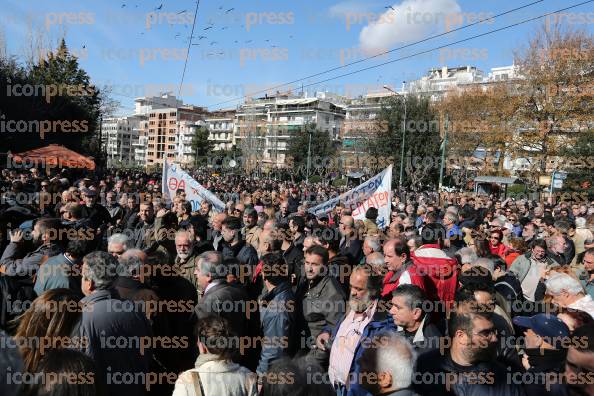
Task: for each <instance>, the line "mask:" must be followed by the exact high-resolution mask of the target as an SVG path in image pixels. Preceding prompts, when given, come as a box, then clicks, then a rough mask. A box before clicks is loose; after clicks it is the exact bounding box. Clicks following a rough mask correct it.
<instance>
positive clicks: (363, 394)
mask: <svg viewBox="0 0 594 396" xmlns="http://www.w3.org/2000/svg"><path fill="white" fill-rule="evenodd" d="M347 315H348V311H347V313H346V314H345V315H343V317H342V318H340V320H339V321H338V323H337V324H336V327H335V328H334V330H332V336H331V337H330V342H333V341H334V339H335V338H336V334H337V333H338V329H339V328H340V325H341V324H342V322H343V321H344V319H345V318H346V316H347ZM397 331H398V328H397V327H396V325H395V324H394V320H393V319H392V317H391V316H390V315H388V314H387V313H386V311H385V310H383V309H381V307H380V306H379V305H378V307H377V308H376V310H375V313H374V314H373V318H372V319H371V321H370V322H369V323H368V324H367V326H365V329H363V334H362V335H361V339H360V340H359V344H358V345H357V348H356V349H355V355H354V356H353V362H352V363H351V369H350V371H349V380H350V381H351V383H350V386H349V389H348V391H347V392H346V395H347V396H371V393H369V392H367V390H365V389H364V388H363V387H362V386H361V381H358V379H359V377H360V370H361V367H360V365H359V359H360V358H361V355H363V352H364V351H365V345H372V344H371V339H373V337H375V336H377V335H380V334H382V333H386V332H394V333H395V332H397ZM362 344H364V345H362Z"/></svg>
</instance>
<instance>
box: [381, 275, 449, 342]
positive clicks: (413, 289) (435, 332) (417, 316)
mask: <svg viewBox="0 0 594 396" xmlns="http://www.w3.org/2000/svg"><path fill="white" fill-rule="evenodd" d="M425 301H428V300H427V296H426V295H425V292H424V291H423V289H421V288H420V287H419V286H417V285H400V286H398V287H397V288H396V289H395V290H394V291H393V292H392V308H390V313H391V314H392V319H394V324H395V325H396V326H398V334H399V335H401V336H403V337H404V338H406V339H407V340H408V342H410V343H411V344H412V346H413V348H414V349H415V350H416V351H417V352H418V353H423V352H427V351H430V350H432V349H437V348H439V342H440V337H441V332H440V331H439V329H438V328H437V326H435V325H434V324H433V323H431V318H430V315H428V313H426V312H424V310H423V303H424V302H425Z"/></svg>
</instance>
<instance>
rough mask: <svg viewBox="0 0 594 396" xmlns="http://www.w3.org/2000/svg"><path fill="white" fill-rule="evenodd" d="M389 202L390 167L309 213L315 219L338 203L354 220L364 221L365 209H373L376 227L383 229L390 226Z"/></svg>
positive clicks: (390, 196)
mask: <svg viewBox="0 0 594 396" xmlns="http://www.w3.org/2000/svg"><path fill="white" fill-rule="evenodd" d="M391 202H392V165H390V166H388V167H387V168H386V169H384V170H383V171H382V172H381V173H379V174H377V175H375V176H374V177H372V178H371V179H369V180H367V181H366V182H364V183H362V184H360V185H358V186H357V187H355V188H353V189H352V190H349V191H347V192H345V193H343V194H341V195H339V196H338V197H336V198H333V199H331V200H329V201H326V202H324V203H321V204H319V205H317V206H315V207H313V208H311V209H310V210H309V213H311V214H313V215H315V216H316V217H317V216H320V215H322V214H325V213H328V212H330V211H332V209H334V207H336V205H338V203H340V204H342V205H343V206H344V207H345V208H347V209H350V210H351V211H352V216H353V218H354V219H355V220H365V212H367V209H369V208H371V207H374V208H377V210H378V218H377V225H378V227H379V228H382V229H383V228H385V227H387V226H388V224H390V211H391V207H390V205H391Z"/></svg>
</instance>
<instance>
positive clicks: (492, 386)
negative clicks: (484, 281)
mask: <svg viewBox="0 0 594 396" xmlns="http://www.w3.org/2000/svg"><path fill="white" fill-rule="evenodd" d="M448 329H449V334H450V338H449V339H448V344H449V345H448V347H446V348H445V349H443V350H440V349H436V350H432V351H429V352H427V353H424V354H422V355H421V356H419V359H418V361H417V372H415V373H414V374H413V384H414V387H415V391H417V392H418V393H420V394H422V395H435V396H437V395H493V396H523V395H524V392H523V390H522V388H521V385H518V384H514V383H513V382H510V381H508V380H507V371H506V369H505V367H504V366H502V365H501V364H499V363H497V362H496V360H495V352H496V345H497V329H496V328H495V326H494V325H493V321H492V320H491V314H489V313H487V312H478V310H467V311H456V312H455V313H453V314H452V316H451V317H450V320H449V323H448ZM444 374H445V375H444Z"/></svg>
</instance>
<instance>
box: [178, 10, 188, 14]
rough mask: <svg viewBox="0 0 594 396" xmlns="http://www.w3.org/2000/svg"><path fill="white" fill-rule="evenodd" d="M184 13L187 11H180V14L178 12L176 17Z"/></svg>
mask: <svg viewBox="0 0 594 396" xmlns="http://www.w3.org/2000/svg"><path fill="white" fill-rule="evenodd" d="M186 11H188V10H183V11H180V12H178V13H177V15H179V14H183V13H184V12H186Z"/></svg>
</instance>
